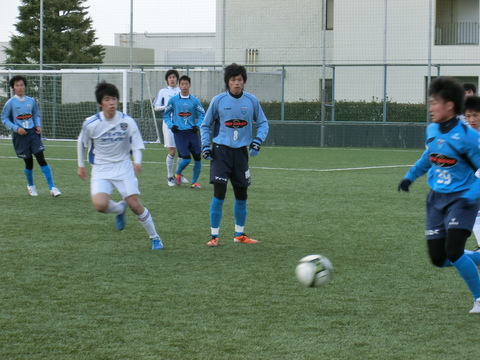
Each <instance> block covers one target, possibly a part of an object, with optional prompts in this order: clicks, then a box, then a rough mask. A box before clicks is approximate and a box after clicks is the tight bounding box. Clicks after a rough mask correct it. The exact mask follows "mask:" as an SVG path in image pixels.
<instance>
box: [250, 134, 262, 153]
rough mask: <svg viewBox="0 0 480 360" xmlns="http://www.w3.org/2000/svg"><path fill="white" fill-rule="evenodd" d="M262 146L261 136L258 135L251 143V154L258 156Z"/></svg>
mask: <svg viewBox="0 0 480 360" xmlns="http://www.w3.org/2000/svg"><path fill="white" fill-rule="evenodd" d="M261 146H262V140H261V139H260V138H258V137H256V138H255V139H253V141H252V143H251V144H250V156H257V155H258V152H259V151H260V147H261Z"/></svg>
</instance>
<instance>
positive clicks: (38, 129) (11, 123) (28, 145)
mask: <svg viewBox="0 0 480 360" xmlns="http://www.w3.org/2000/svg"><path fill="white" fill-rule="evenodd" d="M9 84H10V87H11V88H12V89H13V92H14V96H13V97H11V98H10V99H9V100H8V101H7V102H6V104H5V106H4V107H3V111H2V123H3V125H4V126H5V127H6V128H7V129H8V130H10V131H11V133H12V140H13V147H14V149H15V152H16V154H17V157H19V158H20V159H23V161H24V162H25V168H24V173H25V177H26V178H27V190H28V194H29V195H30V196H38V193H37V188H36V186H35V182H34V178H33V156H35V159H37V163H38V165H39V166H40V170H41V171H42V173H43V176H44V177H45V179H46V180H47V184H48V188H49V189H50V194H51V195H52V196H54V197H57V196H60V195H61V194H62V193H61V192H60V190H58V188H57V187H56V186H55V184H54V182H53V174H52V169H51V168H50V165H48V163H47V161H46V160H45V155H44V153H43V151H44V150H45V147H44V146H43V143H42V139H41V133H42V124H41V121H40V111H39V109H38V105H37V102H36V101H35V100H34V99H33V98H31V97H29V96H26V95H25V88H26V87H27V78H26V77H24V76H22V75H16V76H14V77H12V78H11V79H10V82H9Z"/></svg>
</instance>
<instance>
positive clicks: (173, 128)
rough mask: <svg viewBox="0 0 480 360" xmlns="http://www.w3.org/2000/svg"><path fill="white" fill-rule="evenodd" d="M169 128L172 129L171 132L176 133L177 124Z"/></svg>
mask: <svg viewBox="0 0 480 360" xmlns="http://www.w3.org/2000/svg"><path fill="white" fill-rule="evenodd" d="M170 130H172V132H173V133H174V134H176V133H178V126H177V125H173V126H172V127H171V128H170Z"/></svg>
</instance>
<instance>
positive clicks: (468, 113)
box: [465, 110, 480, 130]
mask: <svg viewBox="0 0 480 360" xmlns="http://www.w3.org/2000/svg"><path fill="white" fill-rule="evenodd" d="M465 119H467V121H468V124H469V125H470V126H471V127H472V128H474V129H477V130H479V129H480V112H478V111H475V110H465Z"/></svg>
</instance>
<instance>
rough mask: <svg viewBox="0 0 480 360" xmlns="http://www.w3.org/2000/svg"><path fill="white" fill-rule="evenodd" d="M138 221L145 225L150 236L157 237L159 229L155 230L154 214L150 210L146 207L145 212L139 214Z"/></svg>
mask: <svg viewBox="0 0 480 360" xmlns="http://www.w3.org/2000/svg"><path fill="white" fill-rule="evenodd" d="M137 219H138V222H139V223H140V224H142V225H143V227H144V228H145V230H147V233H148V235H150V238H154V237H157V236H158V234H157V230H155V224H154V223H153V219H152V215H151V214H150V211H148V209H146V208H145V211H144V212H143V214H142V215H138V216H137Z"/></svg>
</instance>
